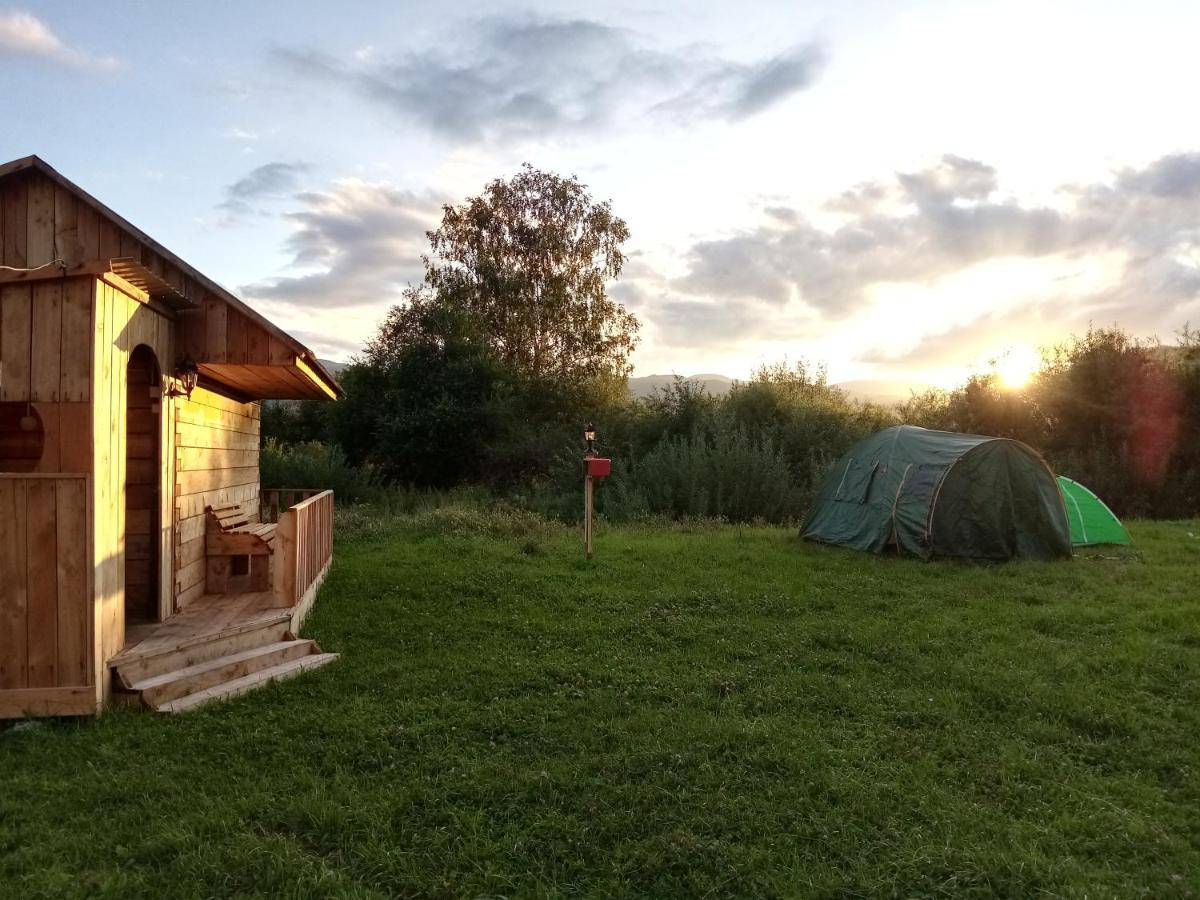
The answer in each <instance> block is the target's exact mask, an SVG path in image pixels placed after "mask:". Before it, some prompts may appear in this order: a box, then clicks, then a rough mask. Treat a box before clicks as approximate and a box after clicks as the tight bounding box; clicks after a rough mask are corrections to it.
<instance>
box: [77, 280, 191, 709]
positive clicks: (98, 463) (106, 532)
mask: <svg viewBox="0 0 1200 900" xmlns="http://www.w3.org/2000/svg"><path fill="white" fill-rule="evenodd" d="M92 283H93V285H94V287H95V297H96V321H97V327H96V329H95V344H96V347H95V351H94V357H93V358H94V364H93V370H94V371H93V382H94V384H95V386H96V387H95V403H94V406H95V416H94V419H93V444H94V447H95V453H94V454H93V457H94V458H93V484H94V488H93V493H94V497H95V500H94V506H95V515H94V522H95V525H94V538H93V546H94V551H93V552H94V554H95V555H94V558H95V594H96V606H95V638H96V650H95V664H96V667H97V683H98V684H100V685H101V686H102V687H103V689H104V691H105V699H107V694H108V691H109V690H110V680H109V679H108V678H107V670H106V663H107V661H108V660H109V659H110V658H111V657H112V656H114V655H116V654H117V653H118V652H120V650H121V648H122V647H123V646H124V644H125V551H126V542H125V526H126V515H125V487H126V481H127V468H126V465H127V453H128V450H129V444H128V427H127V399H128V397H127V394H128V391H127V385H126V379H127V372H128V366H129V356H130V354H131V353H132V352H133V350H134V348H135V347H137V346H138V345H141V344H144V345H145V346H147V347H149V348H150V350H151V351H152V352H153V353H154V356H155V358H156V359H157V360H158V366H159V370H160V371H162V370H163V369H164V368H168V367H169V366H170V365H171V362H170V361H171V360H173V359H174V354H173V338H174V335H173V330H174V327H173V322H172V321H171V320H170V319H168V318H167V317H166V316H164V315H161V314H160V313H158V312H156V311H155V310H153V309H151V308H150V307H149V306H147V305H146V304H144V303H142V302H140V301H138V300H137V299H135V298H133V297H130V296H128V295H127V294H125V293H123V292H122V291H120V290H118V289H117V288H115V287H113V286H112V285H109V284H107V283H105V282H103V281H99V280H94V281H93V282H92ZM163 406H164V408H163V410H162V414H161V415H160V419H161V420H162V421H163V422H167V421H169V420H170V411H169V400H168V399H167V398H166V397H164V398H163ZM159 440H160V441H162V442H164V443H163V448H164V450H163V454H162V456H163V459H164V460H166V461H167V463H166V464H165V465H164V466H162V467H161V472H160V477H161V479H162V481H161V483H160V489H159V492H158V496H159V502H160V504H161V506H160V510H161V512H160V516H159V522H160V523H162V526H161V529H160V533H159V536H158V539H159V547H160V550H159V552H160V554H161V556H160V559H161V560H162V564H161V566H160V571H162V572H163V573H168V574H169V573H170V572H171V570H172V564H171V554H172V549H173V546H174V543H173V541H172V539H171V527H170V523H171V498H172V496H173V487H174V471H173V470H174V466H173V464H172V462H171V461H172V457H173V454H172V453H171V452H170V446H171V445H170V443H169V442H170V441H171V435H170V433H169V429H167V428H165V427H164V428H163V429H162V431H160V434H159ZM158 593H159V610H160V616H165V615H168V614H169V613H170V611H171V610H170V604H171V590H170V583H169V580H167V578H164V579H163V582H162V584H160V588H159V592H158Z"/></svg>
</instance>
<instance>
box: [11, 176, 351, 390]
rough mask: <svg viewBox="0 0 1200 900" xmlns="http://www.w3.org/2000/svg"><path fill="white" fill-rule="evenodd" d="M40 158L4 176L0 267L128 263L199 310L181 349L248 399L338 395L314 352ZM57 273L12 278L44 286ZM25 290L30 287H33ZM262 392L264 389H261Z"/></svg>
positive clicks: (183, 327)
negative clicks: (319, 368)
mask: <svg viewBox="0 0 1200 900" xmlns="http://www.w3.org/2000/svg"><path fill="white" fill-rule="evenodd" d="M47 172H51V173H53V170H51V169H49V167H48V166H45V164H44V163H42V162H40V161H37V162H36V163H35V164H33V165H32V166H31V167H29V168H24V169H22V170H20V171H8V172H6V173H3V177H0V263H2V264H4V265H7V266H13V267H18V268H25V267H29V268H36V267H39V266H45V265H47V264H50V263H53V262H54V261H56V260H61V262H62V264H63V265H64V266H65V267H66V272H67V274H76V275H78V274H84V273H89V274H96V273H97V271H98V268H97V267H98V266H102V265H103V264H106V263H108V262H109V261H111V260H113V259H129V260H132V261H133V262H134V263H136V264H137V265H140V266H143V267H145V269H146V270H147V271H148V272H149V273H150V274H151V275H152V276H154V277H156V278H157V279H160V280H161V281H162V282H165V283H166V284H167V285H170V287H171V288H172V289H173V290H174V291H176V292H177V293H178V296H179V297H181V298H182V302H184V303H187V304H192V305H194V306H195V308H196V309H195V311H194V313H192V314H190V315H188V316H187V317H185V318H184V319H183V320H181V324H180V331H179V334H178V335H177V345H178V348H179V349H180V352H182V353H188V354H190V355H191V356H192V357H193V358H194V359H195V360H196V362H197V363H199V364H200V365H201V366H202V367H206V373H207V374H209V375H211V376H213V377H217V378H219V380H221V381H222V382H224V383H226V384H228V385H230V386H231V387H232V388H234V389H235V390H238V391H241V392H242V393H245V394H247V395H248V396H263V397H267V396H270V397H277V398H296V399H301V398H305V397H312V398H322V397H332V396H334V394H335V393H336V388H335V387H334V384H333V381H332V379H330V378H329V376H328V374H327V373H324V372H323V371H320V372H315V371H313V369H312V368H311V366H310V365H306V364H304V358H305V357H306V356H307V357H309V360H308V361H309V363H311V364H314V365H319V364H316V363H315V358H312V356H311V352H310V351H307V350H305V348H304V347H303V345H301V344H300V343H299V342H297V341H296V340H295V339H294V338H292V337H291V336H289V335H287V334H286V333H284V332H282V331H281V330H279V329H278V328H277V327H276V326H275V325H273V324H272V323H270V322H269V321H267V320H266V319H265V318H263V317H262V316H261V315H259V314H258V313H257V312H255V311H254V310H253V309H251V308H250V307H248V306H246V305H245V304H244V303H242V301H241V300H239V299H238V298H237V297H235V296H234V295H232V294H230V293H229V292H228V291H225V290H224V289H222V288H221V287H220V286H219V285H217V284H216V283H215V282H213V281H212V280H211V279H208V278H206V277H205V276H203V275H202V274H201V273H199V272H198V271H196V270H195V269H194V268H192V267H191V266H190V265H188V264H187V263H186V262H184V261H183V260H181V259H180V258H179V257H178V256H176V255H175V254H173V253H171V252H170V251H169V250H167V249H166V248H165V247H162V246H161V245H160V244H158V243H157V242H155V241H154V240H153V239H151V238H150V237H149V236H147V235H145V234H143V233H142V232H140V231H139V230H137V229H136V228H134V227H133V226H132V225H130V224H129V223H128V222H125V221H124V220H122V219H120V217H118V216H117V215H116V214H115V213H113V212H111V210H107V209H106V208H103V207H101V206H100V204H99V203H98V202H96V201H95V200H93V199H92V198H90V197H88V196H87V195H86V194H84V193H83V192H82V191H81V190H79V189H78V188H76V187H74V185H71V184H70V182H67V181H66V180H65V179H62V176H60V175H58V174H57V173H53V177H52V175H51V174H47ZM47 274H53V272H50V273H47V272H42V273H41V274H40V275H36V274H32V273H31V274H30V275H29V276H23V275H21V274H20V273H3V277H4V280H8V279H10V278H17V279H20V278H23V277H29V278H30V279H33V278H37V279H38V280H40V279H41V278H43V277H45V276H46V275H47ZM23 286H25V287H28V283H26V284H24V285H23ZM256 391H257V393H256Z"/></svg>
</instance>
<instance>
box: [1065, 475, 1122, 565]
mask: <svg viewBox="0 0 1200 900" xmlns="http://www.w3.org/2000/svg"><path fill="white" fill-rule="evenodd" d="M1058 484H1059V486H1060V487H1061V488H1062V492H1063V497H1064V498H1065V500H1066V503H1067V519H1068V520H1069V521H1070V523H1071V543H1072V544H1074V545H1075V546H1076V547H1089V546H1091V545H1093V544H1129V543H1132V542H1131V541H1130V540H1129V532H1128V531H1126V530H1125V526H1124V525H1122V524H1121V520H1120V519H1118V518H1117V517H1116V516H1115V515H1113V511H1112V510H1111V509H1109V508H1108V506H1106V505H1105V503H1104V501H1103V500H1101V499H1100V498H1099V497H1097V496H1096V495H1095V494H1093V493H1092V492H1091V491H1089V490H1088V489H1087V488H1086V487H1084V486H1083V485H1082V484H1080V483H1079V482H1078V481H1074V480H1072V479H1070V478H1068V477H1067V476H1065V475H1059V476H1058Z"/></svg>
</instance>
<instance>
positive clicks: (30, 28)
mask: <svg viewBox="0 0 1200 900" xmlns="http://www.w3.org/2000/svg"><path fill="white" fill-rule="evenodd" d="M5 56H9V57H19V56H25V57H31V58H34V59H43V60H47V61H49V62H53V63H58V64H59V65H64V66H71V67H75V68H85V69H101V70H113V69H118V68H120V67H121V62H120V60H118V59H116V58H115V57H112V56H93V55H91V54H89V53H85V52H83V51H82V50H78V49H76V48H74V47H70V46H68V45H67V44H65V43H63V41H62V39H61V38H59V37H58V35H56V34H55V33H54V32H53V31H52V30H51V29H50V26H48V25H47V24H46V23H45V22H43V21H42V20H41V19H39V18H37V17H36V16H34V15H33V14H32V13H27V12H23V11H21V10H15V9H14V10H6V11H5V10H0V59H2V58H3V57H5Z"/></svg>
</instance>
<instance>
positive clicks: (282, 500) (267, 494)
mask: <svg viewBox="0 0 1200 900" xmlns="http://www.w3.org/2000/svg"><path fill="white" fill-rule="evenodd" d="M319 493H321V488H263V489H262V490H260V491H259V492H258V502H259V512H260V518H261V520H262V521H263V522H278V521H279V514H280V513H282V512H284V511H285V510H286V509H287V508H288V507H290V506H295V505H296V504H297V503H299V502H300V501H301V500H307V499H308V498H309V497H315V496H316V495H317V494H319Z"/></svg>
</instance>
